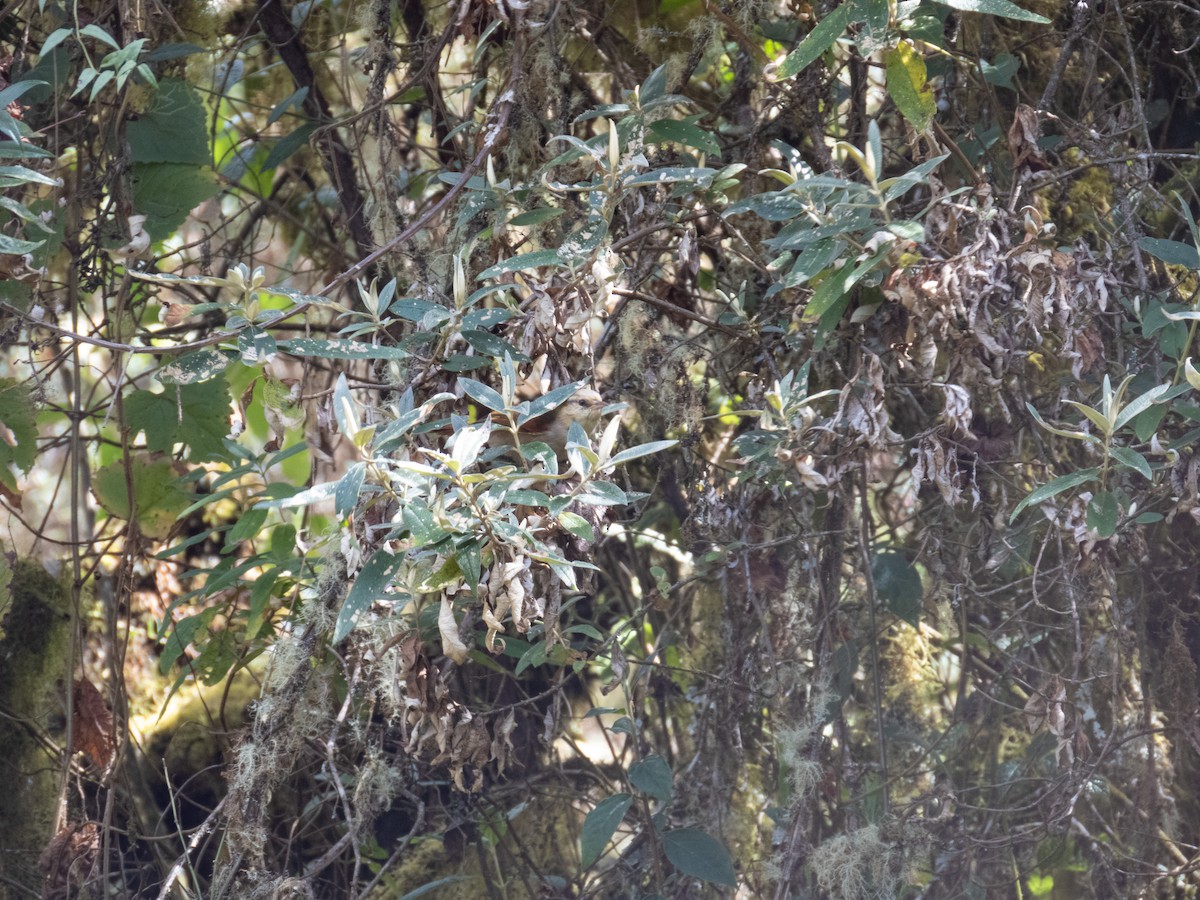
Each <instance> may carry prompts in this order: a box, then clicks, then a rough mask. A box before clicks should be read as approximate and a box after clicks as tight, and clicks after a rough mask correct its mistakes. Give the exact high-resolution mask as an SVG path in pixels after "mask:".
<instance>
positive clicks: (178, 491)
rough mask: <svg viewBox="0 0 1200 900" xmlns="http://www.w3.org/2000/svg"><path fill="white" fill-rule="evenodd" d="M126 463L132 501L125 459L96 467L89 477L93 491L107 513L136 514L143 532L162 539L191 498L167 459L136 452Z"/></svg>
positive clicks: (155, 538) (126, 515)
mask: <svg viewBox="0 0 1200 900" xmlns="http://www.w3.org/2000/svg"><path fill="white" fill-rule="evenodd" d="M129 463H130V464H129V480H130V482H131V484H132V487H133V494H132V497H133V499H132V501H131V499H130V492H129V490H128V488H127V486H126V481H125V479H126V470H125V462H124V461H121V462H115V463H113V464H111V465H108V466H105V467H104V468H102V469H99V470H97V471H96V473H95V474H94V475H93V476H92V493H94V494H95V495H96V499H97V500H98V501H99V502H100V505H101V506H103V507H104V508H105V509H106V510H107V511H108V513H109V514H110V515H112V516H115V517H116V518H118V519H125V520H129V519H130V518H131V516H136V519H137V525H138V528H139V530H140V531H141V532H142V534H144V535H145V536H146V537H148V538H152V539H154V540H163V539H164V538H166V536H167V534H168V533H169V532H170V530H171V526H172V525H174V524H175V520H176V519H177V518H178V517H179V515H180V514H181V513H182V512H183V511H184V510H185V509H187V508H188V505H189V504H190V503H191V502H192V498H191V496H190V495H189V494H188V493H187V492H186V491H185V490H184V489H183V487H182V482H181V481H180V479H179V477H178V476H177V475H176V474H175V470H174V467H173V466H172V464H171V462H170V460H158V461H152V458H151V457H149V456H146V455H145V454H138V455H136V456H134V457H132V458H131V459H130V461H129Z"/></svg>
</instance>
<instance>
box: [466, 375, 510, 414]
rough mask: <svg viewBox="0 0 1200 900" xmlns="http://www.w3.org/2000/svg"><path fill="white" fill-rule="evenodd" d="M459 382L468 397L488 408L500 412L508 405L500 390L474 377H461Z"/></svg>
mask: <svg viewBox="0 0 1200 900" xmlns="http://www.w3.org/2000/svg"><path fill="white" fill-rule="evenodd" d="M458 384H459V386H460V387H461V388H462V389H463V391H464V392H465V393H466V395H467V396H468V397H470V398H471V399H472V400H474V401H475V402H476V403H479V404H481V405H482V406H486V407H487V408H488V409H491V410H495V411H497V412H500V411H502V410H503V409H504V408H505V407H506V406H507V405H508V404H506V403H505V402H504V398H503V397H501V396H500V393H499V392H498V391H496V390H495V389H494V388H490V387H488V386H487V385H486V384H484V383H483V382H481V381H476V380H475V379H474V378H460V379H459V380H458Z"/></svg>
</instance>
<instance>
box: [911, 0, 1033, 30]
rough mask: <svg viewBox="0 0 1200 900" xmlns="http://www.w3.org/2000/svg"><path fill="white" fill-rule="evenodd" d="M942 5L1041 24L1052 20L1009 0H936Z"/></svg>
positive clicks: (963, 10) (935, 0)
mask: <svg viewBox="0 0 1200 900" xmlns="http://www.w3.org/2000/svg"><path fill="white" fill-rule="evenodd" d="M934 2H935V3H940V4H941V5H942V6H948V7H950V8H951V9H957V10H961V11H962V12H977V13H984V14H985V15H989V16H1000V17H1001V18H1003V19H1016V20H1017V21H1019V22H1037V23H1038V24H1039V25H1049V24H1050V20H1049V19H1047V18H1046V17H1045V16H1039V15H1038V14H1037V13H1031V12H1030V11H1029V10H1027V9H1021V7H1019V6H1017V5H1016V4H1015V3H1009V2H1008V0H934Z"/></svg>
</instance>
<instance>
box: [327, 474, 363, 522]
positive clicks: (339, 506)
mask: <svg viewBox="0 0 1200 900" xmlns="http://www.w3.org/2000/svg"><path fill="white" fill-rule="evenodd" d="M366 475H367V464H366V463H363V462H356V463H354V464H353V465H352V466H350V467H349V468H347V469H346V474H345V475H343V476H342V477H341V478H339V479H338V482H337V486H336V487H335V488H334V490H333V510H334V513H335V514H336V515H337V517H338V518H339V519H345V518H346V517H347V516H348V515H350V513H352V512H354V507H355V506H357V505H358V495H359V493H361V491H362V486H363V480H364V479H365V478H366Z"/></svg>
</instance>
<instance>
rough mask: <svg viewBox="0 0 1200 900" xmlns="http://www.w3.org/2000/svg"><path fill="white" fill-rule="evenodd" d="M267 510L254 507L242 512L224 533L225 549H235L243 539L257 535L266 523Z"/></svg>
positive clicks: (246, 539)
mask: <svg viewBox="0 0 1200 900" xmlns="http://www.w3.org/2000/svg"><path fill="white" fill-rule="evenodd" d="M269 512H270V511H269V510H267V509H263V508H262V507H254V508H252V509H248V510H246V511H245V512H244V513H242V516H241V518H240V519H238V520H237V523H236V524H235V525H234V526H233V527H232V528H230V529H229V531H228V532H227V533H226V535H225V550H226V551H229V550H236V549H237V546H238V545H239V544H241V543H242V542H243V541H248V540H250V539H251V538H254V537H257V536H258V533H259V532H260V531H262V527H263V525H264V524H266V521H267V515H268V514H269Z"/></svg>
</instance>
